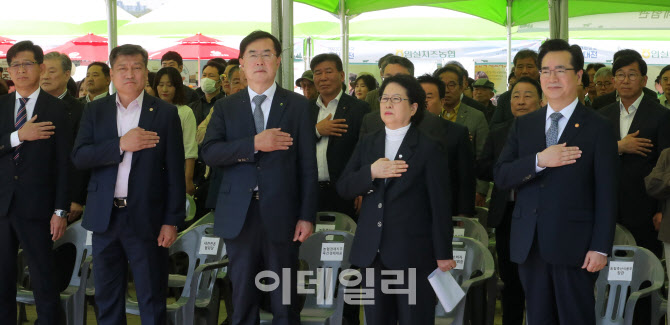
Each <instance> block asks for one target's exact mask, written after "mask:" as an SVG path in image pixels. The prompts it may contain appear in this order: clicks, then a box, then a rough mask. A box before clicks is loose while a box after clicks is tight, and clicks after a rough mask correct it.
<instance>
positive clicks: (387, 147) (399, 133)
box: [384, 123, 412, 160]
mask: <svg viewBox="0 0 670 325" xmlns="http://www.w3.org/2000/svg"><path fill="white" fill-rule="evenodd" d="M411 125H412V123H410V124H407V126H403V127H401V128H398V129H395V130H391V129H389V128H387V127H384V129H386V140H385V141H384V157H386V158H388V160H395V156H396V155H397V154H398V149H400V145H401V144H402V140H403V139H405V135H406V134H407V130H409V127H410V126H411Z"/></svg>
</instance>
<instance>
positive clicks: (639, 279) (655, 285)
mask: <svg viewBox="0 0 670 325" xmlns="http://www.w3.org/2000/svg"><path fill="white" fill-rule="evenodd" d="M612 261H615V262H633V271H632V277H631V280H630V281H626V280H611V281H610V280H608V276H609V272H610V266H611V262H612ZM617 272H619V271H617ZM664 279H665V273H664V271H663V266H662V265H661V262H660V261H659V260H658V258H657V257H656V256H655V255H654V254H653V253H652V252H650V251H649V250H647V249H645V248H642V247H634V246H614V248H613V249H612V257H610V258H609V260H608V265H607V266H606V267H605V268H603V269H602V270H601V271H600V274H599V275H598V280H596V322H597V323H598V324H623V321H624V317H625V316H626V315H624V311H627V310H626V303H627V301H628V299H630V295H631V294H632V293H635V292H636V291H639V290H640V285H641V284H642V283H643V282H646V281H649V282H651V286H649V287H647V288H644V289H645V290H658V289H659V288H661V286H663V281H664ZM631 311H632V310H631Z"/></svg>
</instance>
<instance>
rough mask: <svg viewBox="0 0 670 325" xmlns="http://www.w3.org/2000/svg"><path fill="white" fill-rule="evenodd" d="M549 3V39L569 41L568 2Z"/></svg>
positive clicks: (566, 0) (554, 0)
mask: <svg viewBox="0 0 670 325" xmlns="http://www.w3.org/2000/svg"><path fill="white" fill-rule="evenodd" d="M548 1H549V6H548V7H549V38H552V39H554V38H560V39H563V40H566V41H567V40H568V0H548Z"/></svg>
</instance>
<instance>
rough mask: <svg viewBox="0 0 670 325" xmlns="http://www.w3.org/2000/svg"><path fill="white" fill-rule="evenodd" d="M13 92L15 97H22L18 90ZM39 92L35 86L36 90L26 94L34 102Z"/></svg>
mask: <svg viewBox="0 0 670 325" xmlns="http://www.w3.org/2000/svg"><path fill="white" fill-rule="evenodd" d="M15 93H16V99H19V98H24V97H23V96H21V94H19V92H18V91H15ZM39 94H40V88H39V87H37V90H35V91H34V92H33V93H32V94H30V95H28V98H29V99H30V100H32V101H33V102H34V101H35V100H36V99H37V96H38V95H39Z"/></svg>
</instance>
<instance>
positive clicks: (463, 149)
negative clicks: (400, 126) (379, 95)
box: [361, 110, 475, 216]
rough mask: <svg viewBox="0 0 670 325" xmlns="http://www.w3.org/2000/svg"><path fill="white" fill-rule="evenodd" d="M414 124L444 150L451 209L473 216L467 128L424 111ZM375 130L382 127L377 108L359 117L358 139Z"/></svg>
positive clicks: (472, 185)
mask: <svg viewBox="0 0 670 325" xmlns="http://www.w3.org/2000/svg"><path fill="white" fill-rule="evenodd" d="M417 127H418V129H419V131H421V132H423V133H424V134H425V135H427V136H428V137H430V138H431V139H433V140H434V141H437V143H438V146H439V148H440V149H441V150H442V151H444V152H446V153H447V159H448V160H449V164H448V166H449V175H450V180H451V189H452V190H451V202H452V212H453V213H454V214H459V215H460V214H463V215H468V216H473V215H474V214H475V195H474V193H475V171H474V164H475V163H474V160H475V159H474V153H473V152H472V143H471V142H470V137H469V134H468V128H467V127H465V126H463V125H460V124H457V123H454V122H451V121H447V120H445V119H443V118H440V117H438V116H435V115H433V114H431V113H430V112H428V111H426V112H425V114H423V119H422V120H421V121H420V122H419V123H418V125H417ZM378 130H384V122H383V121H382V118H381V115H380V114H379V110H376V111H372V112H370V113H368V114H366V115H365V117H364V118H363V125H362V126H361V138H363V136H364V135H366V134H371V133H374V132H376V131H378ZM444 168H447V166H444Z"/></svg>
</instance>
